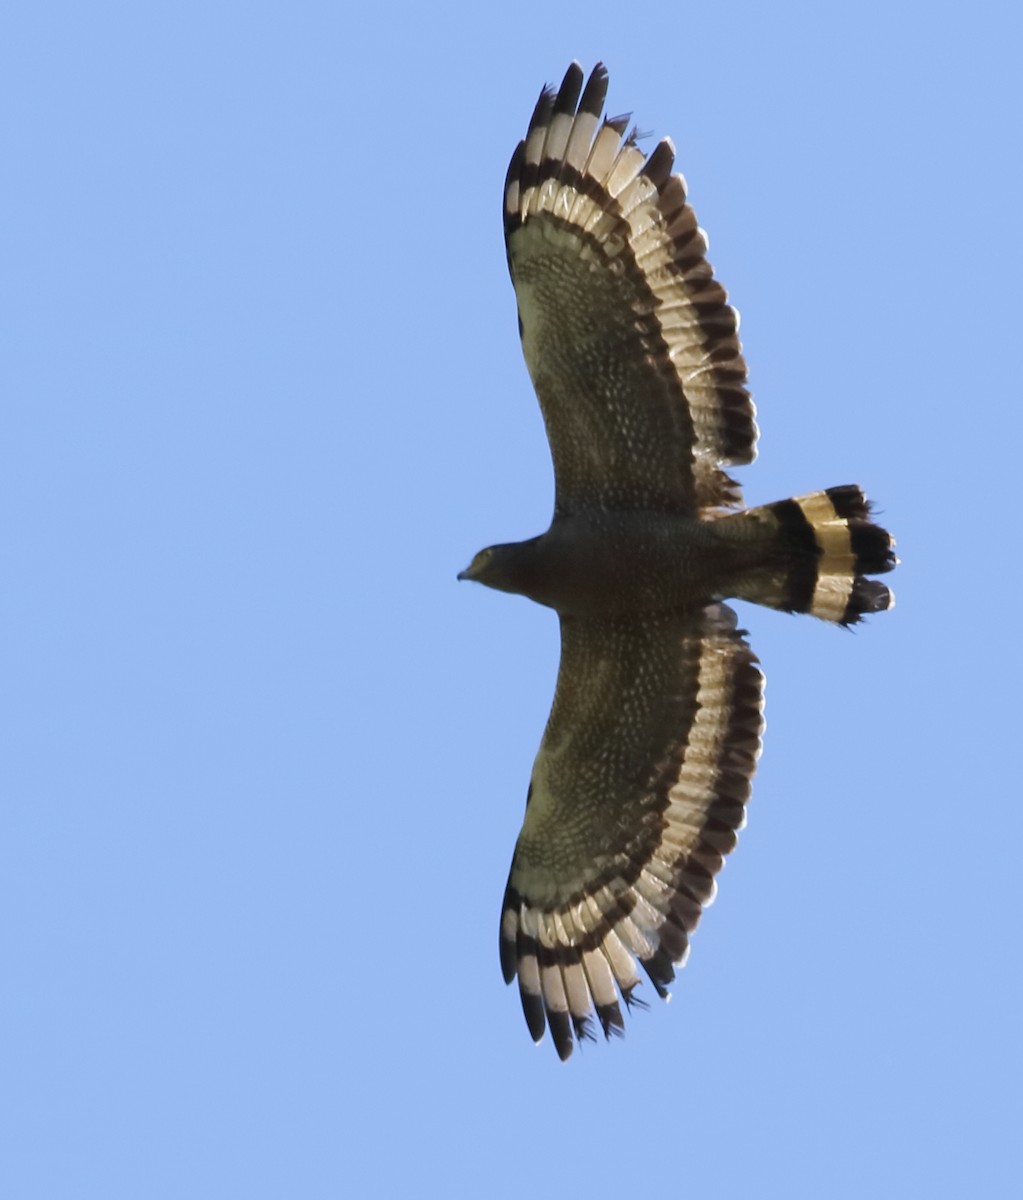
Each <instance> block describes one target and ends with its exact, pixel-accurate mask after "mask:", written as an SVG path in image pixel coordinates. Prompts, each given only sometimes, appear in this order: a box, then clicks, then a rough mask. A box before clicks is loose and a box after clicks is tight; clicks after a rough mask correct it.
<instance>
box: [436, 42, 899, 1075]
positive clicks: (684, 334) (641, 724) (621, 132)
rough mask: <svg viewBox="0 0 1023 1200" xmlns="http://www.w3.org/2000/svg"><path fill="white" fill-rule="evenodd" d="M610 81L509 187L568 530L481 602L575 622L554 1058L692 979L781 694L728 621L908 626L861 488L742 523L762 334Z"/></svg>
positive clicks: (535, 782)
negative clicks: (898, 618)
mask: <svg viewBox="0 0 1023 1200" xmlns="http://www.w3.org/2000/svg"><path fill="white" fill-rule="evenodd" d="M607 81H608V75H607V70H606V69H605V68H604V66H603V65H602V64H598V65H597V66H596V67H595V68H594V70H593V72H592V73H591V74H590V76H589V79H588V80H587V81H586V83H585V86H584V75H583V71H582V70H581V68H580V67H579V65H578V64H577V63H573V64H572V65H571V66H570V67H569V68H568V71H567V73H566V74H565V78H564V81H563V82H562V84H561V87H560V88H558V90H557V91H555V90H554V89H553V88H544V90H543V91H542V92H541V93H540V98H539V100H538V101H537V104H536V108H535V110H534V112H533V118H532V120H531V121H530V123H529V128H528V131H527V133H526V136H525V139H524V140H523V141H521V142H520V143H519V144H518V146H517V147H516V149H515V153H514V154H513V155H512V160H511V165H510V166H509V168H508V175H507V179H506V182H505V190H504V229H505V241H506V246H507V251H508V266H509V270H510V272H511V278H512V283H513V284H514V287H515V298H516V301H517V303H518V313H519V329H520V333H521V337H522V349H523V353H524V355H525V359H526V365H527V367H528V368H529V373H530V376H531V377H532V381H533V385H534V387H535V389H536V394H537V396H538V398H539V401H540V407H541V409H542V411H543V417H544V422H545V425H546V428H547V437H548V440H549V442H550V448H551V455H552V457H553V460H554V474H555V505H554V516H553V520H552V522H551V526H550V528H549V529H548V530H547V532H546V533H544V534H542V535H541V536H540V537H535V538H532V539H530V540H529V541H525V542H517V543H514V544H505V545H497V546H490V547H489V548H487V549H485V550H481V551H480V552H479V554H477V555H476V557H475V558H474V559H473V560H472V562H471V564H470V565H469V567H468V568H467V569H466V570H465V571H463V572H462V573H461V575H460V576H459V578H460V579H474V580H477V581H478V582H479V583H483V584H486V585H487V586H489V587H493V588H498V589H500V590H501V591H505V592H518V593H521V594H523V595H525V596H528V597H530V599H532V600H535V601H538V602H539V603H540V604H545V605H547V606H549V607H550V608H553V609H554V610H555V611H556V612H557V614H558V617H559V620H560V623H561V664H560V668H559V672H558V682H557V688H556V691H555V696H554V703H553V707H552V709H551V713H550V717H549V719H548V722H547V728H546V730H545V732H544V735H543V741H542V743H541V746H540V750H539V753H538V755H537V758H536V763H535V765H534V767H533V774H532V779H531V782H530V785H529V792H528V797H527V801H526V813H525V819H524V821H523V825H522V831H521V833H520V835H519V840H518V843H517V845H516V847H515V854H514V858H513V859H512V865H511V873H510V876H509V879H508V886H507V890H506V892H505V897H504V905H503V910H502V914H501V928H500V952H501V966H502V969H503V972H504V977H505V980H506V981H507V982H509V983H510V982H511V981H512V980H513V979H514V978H515V977H516V976H517V977H518V981H519V991H520V994H521V999H522V1007H523V1010H524V1013H525V1018H526V1023H527V1025H528V1027H529V1032H530V1034H531V1035H532V1037H533V1039H534V1041H540V1039H541V1038H542V1037H543V1034H544V1030H545V1028H547V1027H549V1029H550V1031H551V1035H552V1039H553V1042H554V1046H555V1049H556V1050H557V1052H558V1055H559V1056H560V1057H561V1059H563V1060H564V1059H567V1058H568V1057H569V1055H570V1054H571V1053H572V1048H573V1044H574V1042H575V1041H578V1040H581V1039H583V1038H592V1037H593V1030H594V1016H595V1017H596V1021H597V1022H599V1024H600V1027H601V1029H602V1030H603V1033H604V1036H605V1037H610V1036H611V1035H612V1034H621V1033H623V1031H624V1022H623V1019H622V1012H621V1008H620V1005H619V997H620V998H621V1000H623V1001H624V1002H625V1004H626V1006H627V1007H631V1005H632V1004H634V1003H637V1002H639V997H637V996H636V994H635V990H636V987H637V984H638V983H639V982H640V978H639V974H638V972H637V962H638V964H639V966H640V967H642V968H643V970H644V972H645V973H646V975H647V977H648V978H649V980H650V982H651V983H652V984H653V987H654V990H655V991H656V992H657V993H658V994H659V995H660V996H662V997H663V996H666V995H667V988H668V985H669V984H670V983H671V982H672V980H673V979H674V977H675V972H674V969H673V967H674V966H676V965H679V964H680V963H682V962H683V961H684V960H685V958H686V956H687V953H688V949H689V938H690V934H691V933H692V931H693V929H694V928H695V926H696V924H697V922H698V920H699V919H700V914H701V911H702V909H703V908H704V906H705V905H707V904H708V903H709V902H710V901H711V899H712V897H713V895H714V890H715V878H714V877H715V875H716V874H717V872H718V871H719V870H720V868H721V866H722V863H723V860H724V856H725V855H726V854H728V853H729V851H730V850H731V849H732V848H733V847H734V845H735V842H736V834H737V832H738V830H739V829H740V828H741V827H742V825H743V823H744V814H745V805H746V802H747V800H748V799H749V795H750V780H751V778H752V776H753V772H754V769H755V766H756V762H757V757H758V755H759V753H760V738H761V732H762V730H763V717H762V709H763V703H762V694H763V676H762V674H761V671H760V668H759V665H758V662H757V659H756V657H755V656H754V654H753V652H752V651H751V650H750V648H749V646H748V644H747V643H746V641H745V639H744V637H743V631H740V630H738V629H737V628H736V620H735V615H734V613H733V612H732V610H731V609H730V608H728V607H727V605H726V604H724V603H723V601H725V600H726V599H728V598H731V597H734V598H741V599H743V600H749V601H754V602H755V603H758V604H763V605H767V606H768V607H770V608H776V609H782V610H784V611H786V612H806V613H811V614H812V615H813V616H816V617H820V618H822V619H824V620H826V621H832V622H835V623H836V624H839V625H852V624H854V623H856V622H857V621H859V620H860V618H861V617H862V616H863V615H864V614H865V613H874V612H879V611H881V610H883V609H887V608H889V607H891V605H892V596H891V593H890V592H889V590H888V588H887V587H885V585H884V584H883V583H881V582H879V581H876V580H871V579H868V578H867V576H869V575H877V574H882V573H884V572H886V571H890V570H891V569H892V567H893V566H894V565H895V563H896V559H895V556H894V554H893V551H892V546H893V542H892V539H891V537H890V536H889V534H888V533H887V532H886V531H885V530H883V529H881V528H880V527H879V526H878V525H876V524H874V523H873V522H872V521H871V519H870V507H869V505H868V502H867V500H866V498H865V497H864V495H863V493H862V491H861V490H860V488H859V487H858V486H855V485H846V486H842V487H832V488H828V489H826V490H825V491H821V492H814V493H812V494H810V495H806V496H799V497H797V498H795V499H790V500H782V501H780V502H778V503H775V504H766V505H763V506H759V507H755V508H748V509H746V508H743V506H742V497H741V493H740V490H739V486H738V484H737V483H736V482H735V481H734V480H733V479H732V478H730V477H729V475H728V474H727V473H726V472H725V470H724V469H723V468H725V467H728V466H737V465H742V464H746V463H749V462H752V460H753V458H754V456H755V452H756V451H755V444H756V438H757V426H756V423H755V421H754V408H753V404H752V401H751V399H750V394H749V392H748V390H747V387H746V377H747V373H746V364H745V361H744V360H743V355H742V349H741V347H740V344H739V339H738V317H737V314H736V312H735V310H734V309H733V308H731V307H730V306H729V304H728V299H727V295H726V293H725V290H724V288H723V287H722V286H721V284H720V283H718V282H717V280H716V279H715V278H714V275H713V271H712V270H711V266H710V264H709V263H708V262H707V258H706V250H707V242H706V239H705V237H704V235H703V232H702V231H701V229H700V228H699V227H698V226H697V223H696V217H695V215H694V213H693V210H692V208H691V207H690V206H689V204H688V203H687V201H686V185H685V182H684V180H683V178H682V176H681V175H677V174H672V166H673V164H674V158H675V152H674V148H673V146H672V143H671V142H670V141H669V140H668V139H664V140H663V141H661V142H660V143H659V144H658V145H657V146H656V147H655V148H654V150H653V152H652V153H651V154H650V155H649V156H646V155H644V154H643V153H642V151H640V149H639V148H638V146H637V144H636V142H637V138H636V134H635V131H633V132H632V133H631V134H629V135H628V136H626V126H627V124H628V118H627V117H612V118H610V119H605V120H602V119H601V113H602V110H603V106H604V99H605V96H606V93H607Z"/></svg>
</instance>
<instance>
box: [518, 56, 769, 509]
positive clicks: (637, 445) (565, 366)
mask: <svg viewBox="0 0 1023 1200" xmlns="http://www.w3.org/2000/svg"><path fill="white" fill-rule="evenodd" d="M582 81H583V73H582V69H581V68H580V67H579V65H578V63H573V64H572V65H571V66H570V67H569V69H568V71H567V73H566V75H565V79H564V82H563V83H562V85H561V88H560V90H559V91H558V92H557V94H556V95H555V93H554V92H553V90H552V89H550V88H545V89H544V90H543V91H542V92H541V93H540V99H539V100H538V102H537V105H536V109H535V111H534V113H533V119H532V121H531V122H530V125H529V132H528V133H527V135H526V138H525V140H524V141H522V142H520V143H519V145H518V147H517V148H516V150H515V154H514V155H513V157H512V160H511V165H510V166H509V168H508V177H507V180H506V183H505V199H504V224H505V241H506V245H507V250H508V265H509V269H510V271H511V276H512V282H513V283H514V285H515V294H516V298H517V300H518V308H519V320H520V325H521V332H522V346H523V352H524V354H525V357H526V365H527V366H528V368H529V372H530V375H531V376H532V379H533V383H534V386H535V387H536V391H537V395H538V396H539V399H540V407H541V409H542V410H543V415H544V420H545V422H546V425H547V436H548V438H549V440H550V444H551V453H552V456H553V458H554V471H555V477H556V484H557V507H558V509H559V510H560V511H570V510H574V509H578V508H581V507H586V506H598V507H599V506H601V505H603V504H606V503H609V504H614V505H615V506H617V507H628V506H642V507H648V508H661V509H670V510H675V511H682V512H693V511H696V510H697V509H708V508H715V507H718V506H721V505H729V504H735V503H738V502H739V495H738V487H737V485H736V484H735V483H734V481H732V480H730V479H729V478H728V476H727V475H725V474H724V472H722V471H721V470H720V469H719V464H730V463H735V464H738V463H748V462H751V461H752V459H753V457H754V455H755V453H756V451H755V444H756V438H757V427H756V423H755V421H754V409H753V403H752V401H751V400H750V396H749V392H748V390H747V388H746V363H745V361H744V360H743V357H742V350H741V347H740V345H739V338H738V332H737V331H738V317H737V314H736V312H735V310H734V309H732V308H731V307H729V305H728V302H727V295H726V293H725V290H724V288H723V287H722V286H721V285H720V284H719V283H718V282H717V281H716V280H715V279H714V277H713V273H712V270H711V267H710V264H709V263H708V262H707V259H706V257H705V255H706V251H707V242H706V239H705V237H704V234H703V232H702V230H700V229H699V228H698V226H697V224H696V217H695V215H694V213H693V210H692V208H690V206H689V205H688V204H686V186H685V181H684V180H683V178H682V176H681V175H672V174H671V168H672V165H673V163H674V158H675V151H674V148H673V146H672V144H671V142H670V141H669V140H668V139H665V140H664V141H662V142H660V143H659V144H658V145H657V147H656V148H655V149H654V151H653V153H652V154H651V155H650V157H649V158H645V156H644V155H643V153H642V151H640V150H639V149H638V148H637V147H636V145H635V137H634V135H630V136H629V137H628V138H626V139H625V140H624V141H623V140H622V138H623V134H624V132H625V127H626V124H627V121H628V118H627V117H616V118H614V119H611V120H605V121H604V122H603V124H601V123H600V114H601V110H602V108H603V105H604V97H605V95H606V93H607V70H606V69H605V68H604V66H603V65H601V64H598V65H597V66H596V67H595V68H594V70H593V72H592V74H591V75H590V78H589V81H588V82H587V84H586V88H585V90H584V91H583V90H582ZM580 92H582V98H581V99H580Z"/></svg>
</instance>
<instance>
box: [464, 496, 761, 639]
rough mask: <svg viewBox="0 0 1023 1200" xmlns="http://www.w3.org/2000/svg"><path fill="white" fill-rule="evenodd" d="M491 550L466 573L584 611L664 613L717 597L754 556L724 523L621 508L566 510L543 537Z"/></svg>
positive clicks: (562, 608) (569, 610)
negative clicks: (723, 584)
mask: <svg viewBox="0 0 1023 1200" xmlns="http://www.w3.org/2000/svg"><path fill="white" fill-rule="evenodd" d="M489 550H490V552H491V555H490V558H489V559H488V561H487V563H486V564H485V565H484V564H481V565H480V567H479V568H478V569H479V572H480V573H479V574H475V573H473V569H472V567H470V568H469V571H467V572H465V573H464V574H465V577H466V578H470V579H477V580H478V581H479V582H481V583H486V584H488V585H489V586H491V587H496V588H497V589H498V590H500V591H506V592H519V593H521V594H522V595H524V596H528V597H529V599H530V600H535V601H536V602H537V603H538V604H544V605H546V606H547V607H548V608H553V609H555V610H556V611H557V612H559V613H562V614H566V615H567V614H572V615H576V616H582V615H585V614H594V615H602V616H606V615H610V614H613V613H622V612H631V613H637V612H660V611H662V610H664V609H668V608H671V609H677V608H683V607H685V606H687V605H691V604H692V603H693V601H694V597H698V598H699V599H702V600H703V602H705V603H709V602H710V601H711V600H715V599H720V598H721V597H720V596H718V595H716V594H715V592H716V590H717V589H718V588H719V586H720V584H721V582H722V580H724V579H727V578H730V577H732V576H733V575H734V574H735V573H736V569H737V567H738V566H739V565H740V564H741V563H743V562H744V561H748V560H749V559H750V558H751V557H752V556H753V548H752V546H751V545H750V543H749V542H748V541H747V540H745V539H743V540H737V539H736V538H733V537H728V536H726V528H725V527H724V526H722V525H721V524H718V523H712V522H709V521H700V520H697V519H696V518H695V517H691V516H685V515H683V514H680V513H673V514H663V513H661V514H657V515H653V514H651V513H648V512H644V511H642V510H639V511H636V510H625V511H615V510H613V509H612V510H608V511H605V512H584V513H573V514H571V515H564V516H562V515H558V516H556V517H555V518H554V520H553V521H552V522H551V527H550V529H549V530H548V531H547V532H546V533H544V534H542V535H541V536H540V537H538V538H533V539H532V540H530V541H527V542H513V543H511V544H508V545H504V546H492V547H489ZM697 603H698V604H699V600H698V601H697ZM701 606H702V605H701Z"/></svg>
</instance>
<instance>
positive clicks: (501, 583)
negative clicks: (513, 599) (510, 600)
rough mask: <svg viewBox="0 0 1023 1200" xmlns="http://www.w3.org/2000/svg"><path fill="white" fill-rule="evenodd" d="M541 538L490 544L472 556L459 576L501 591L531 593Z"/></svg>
mask: <svg viewBox="0 0 1023 1200" xmlns="http://www.w3.org/2000/svg"><path fill="white" fill-rule="evenodd" d="M537 540H538V539H536V538H534V539H532V540H531V541H528V542H506V543H504V544H503V545H500V546H487V548H486V549H485V550H481V551H480V552H479V554H477V555H476V557H475V558H474V559H473V560H472V562H471V563H469V565H468V566H467V567H466V568H465V570H464V571H460V572H459V573H458V578H459V579H472V580H475V582H476V583H482V584H485V585H486V586H487V587H491V588H497V590H498V591H500V592H523V593H526V594H527V595H528V594H529V581H530V579H531V578H532V574H533V566H534V562H533V549H534V546H535V543H536V541H537Z"/></svg>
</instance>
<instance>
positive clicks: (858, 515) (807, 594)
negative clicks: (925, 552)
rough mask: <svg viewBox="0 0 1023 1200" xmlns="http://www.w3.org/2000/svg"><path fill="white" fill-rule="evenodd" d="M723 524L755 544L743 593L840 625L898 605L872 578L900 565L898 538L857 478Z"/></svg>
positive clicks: (739, 587)
mask: <svg viewBox="0 0 1023 1200" xmlns="http://www.w3.org/2000/svg"><path fill="white" fill-rule="evenodd" d="M721 525H722V526H723V527H724V528H727V533H728V536H729V538H730V540H731V539H734V540H735V541H737V542H740V543H743V544H745V545H748V546H749V549H750V554H749V556H748V561H750V562H751V566H750V567H749V568H748V569H746V570H744V571H742V573H741V575H740V577H739V580H738V583H737V584H736V586H735V589H734V590H733V592H732V595H734V596H736V597H737V598H739V599H742V600H752V601H753V602H754V603H756V604H765V605H767V606H768V607H769V608H779V609H782V610H783V611H784V612H808V613H812V614H813V616H815V617H820V618H821V619H822V620H824V621H835V622H837V623H838V624H839V625H855V624H856V622H857V621H859V620H860V619H861V618H862V617H863V615H864V614H865V613H874V612H883V611H884V610H885V609H886V608H893V607H894V605H895V598H894V596H893V595H892V593H891V592H890V591H889V589H888V588H887V587H885V585H884V584H883V583H878V582H877V580H874V579H867V578H866V576H868V575H883V574H884V573H885V572H887V571H890V570H892V568H893V567H894V566H895V565H896V563H897V562H898V559H897V558H896V557H895V554H894V552H893V550H892V547H893V546H894V544H895V543H894V541H893V539H892V537H891V535H890V534H889V533H888V532H887V530H884V529H882V528H881V527H880V525H875V524H874V523H873V522H872V521H871V520H870V504H869V503H868V501H867V498H866V496H864V494H863V493H862V492H861V491H860V489H859V488H858V487H857V486H856V485H855V484H846V485H845V486H843V487H833V488H828V489H827V490H826V491H823V492H811V493H810V494H809V495H808V496H797V497H796V498H795V499H794V500H779V501H778V502H777V503H776V504H764V505H762V506H761V507H759V508H750V509H747V510H746V511H745V512H741V513H734V514H732V515H730V516H728V517H725V518H723V519H722V521H721ZM744 557H747V556H744Z"/></svg>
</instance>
